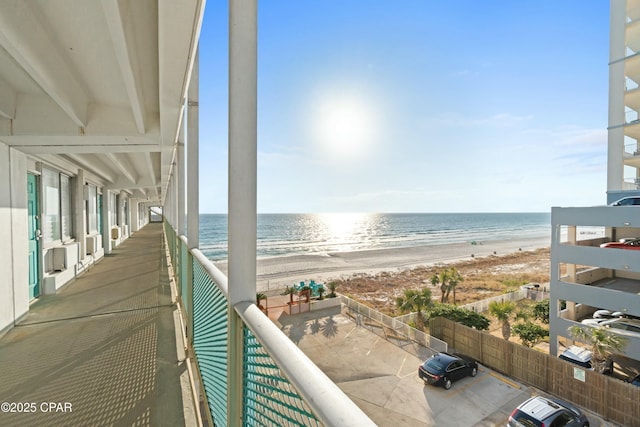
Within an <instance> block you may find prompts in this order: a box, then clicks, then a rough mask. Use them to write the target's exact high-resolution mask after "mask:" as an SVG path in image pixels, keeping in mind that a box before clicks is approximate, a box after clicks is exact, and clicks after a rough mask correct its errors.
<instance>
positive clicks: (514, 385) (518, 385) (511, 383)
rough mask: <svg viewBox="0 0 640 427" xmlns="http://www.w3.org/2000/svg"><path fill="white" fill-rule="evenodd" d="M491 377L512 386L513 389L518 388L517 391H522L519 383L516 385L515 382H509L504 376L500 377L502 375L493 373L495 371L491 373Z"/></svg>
mask: <svg viewBox="0 0 640 427" xmlns="http://www.w3.org/2000/svg"><path fill="white" fill-rule="evenodd" d="M489 375H491V376H492V377H495V378H497V379H499V380H500V381H502V382H503V383H506V384H508V385H510V386H511V387H513V388H516V389H518V390H520V384H517V383H515V382H513V381H511V380H509V379H508V378H506V377H503V376H502V375H500V374H497V373H495V372H493V371H489Z"/></svg>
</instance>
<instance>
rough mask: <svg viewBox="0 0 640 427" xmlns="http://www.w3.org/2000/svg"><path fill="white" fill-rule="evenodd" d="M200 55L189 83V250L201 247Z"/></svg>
mask: <svg viewBox="0 0 640 427" xmlns="http://www.w3.org/2000/svg"><path fill="white" fill-rule="evenodd" d="M199 73H200V55H199V53H198V52H196V58H195V61H194V64H193V70H192V72H191V81H190V83H189V93H188V108H187V188H188V191H187V215H188V216H187V227H188V229H187V238H188V239H189V249H192V248H197V247H199V246H200V217H199V212H200V180H199V174H200V172H199V166H198V164H199V159H198V156H199V146H200V134H199V127H200V109H199V106H198V103H199V84H200V83H199V81H200V78H199Z"/></svg>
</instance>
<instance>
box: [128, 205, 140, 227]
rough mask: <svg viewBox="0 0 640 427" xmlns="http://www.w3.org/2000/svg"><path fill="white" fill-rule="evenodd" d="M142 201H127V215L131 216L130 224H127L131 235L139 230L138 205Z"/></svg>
mask: <svg viewBox="0 0 640 427" xmlns="http://www.w3.org/2000/svg"><path fill="white" fill-rule="evenodd" d="M141 204H142V201H141V200H140V199H130V200H129V214H130V215H131V222H130V223H129V227H131V233H135V232H136V231H138V230H139V229H140V205H141Z"/></svg>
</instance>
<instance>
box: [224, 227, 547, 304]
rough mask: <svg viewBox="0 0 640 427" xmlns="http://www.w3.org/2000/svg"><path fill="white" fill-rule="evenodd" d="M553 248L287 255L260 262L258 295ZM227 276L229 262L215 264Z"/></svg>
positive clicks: (502, 243)
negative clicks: (310, 283)
mask: <svg viewBox="0 0 640 427" xmlns="http://www.w3.org/2000/svg"><path fill="white" fill-rule="evenodd" d="M550 246H551V242H550V237H532V238H525V239H514V240H489V241H478V243H477V244H475V245H473V244H470V243H452V244H441V245H429V246H415V247H401V248H387V249H369V250H361V251H352V252H332V253H329V254H308V255H283V256H276V257H267V258H259V259H258V260H257V278H256V279H257V288H256V290H257V291H258V292H270V291H278V290H282V289H284V288H285V287H287V286H291V285H293V284H296V283H299V282H301V281H303V280H305V281H308V280H310V279H313V280H315V281H316V282H325V283H326V282H329V281H331V280H338V279H344V278H346V277H349V276H352V275H354V274H362V273H365V274H376V273H380V272H383V271H384V272H398V271H402V270H408V269H412V268H415V267H418V266H432V265H436V264H449V263H452V262H456V261H464V260H469V259H473V258H482V257H487V256H503V255H507V254H512V253H516V252H519V251H532V250H536V249H541V248H548V247H550ZM214 264H215V265H216V267H218V268H219V269H220V270H221V271H222V272H223V273H225V274H227V262H226V261H222V262H216V263H214Z"/></svg>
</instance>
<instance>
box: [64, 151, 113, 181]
mask: <svg viewBox="0 0 640 427" xmlns="http://www.w3.org/2000/svg"><path fill="white" fill-rule="evenodd" d="M65 157H67V158H69V159H71V161H73V162H74V163H75V164H77V165H78V166H80V167H81V168H82V169H86V170H88V171H89V172H91V173H93V174H94V175H96V176H98V177H99V178H102V179H103V180H105V181H107V182H114V181H115V180H116V176H115V174H114V173H113V172H112V171H110V170H109V169H108V168H107V167H106V166H105V165H104V164H99V162H98V161H97V159H95V158H94V159H92V160H89V159H87V158H86V157H84V156H82V155H80V154H65Z"/></svg>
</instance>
